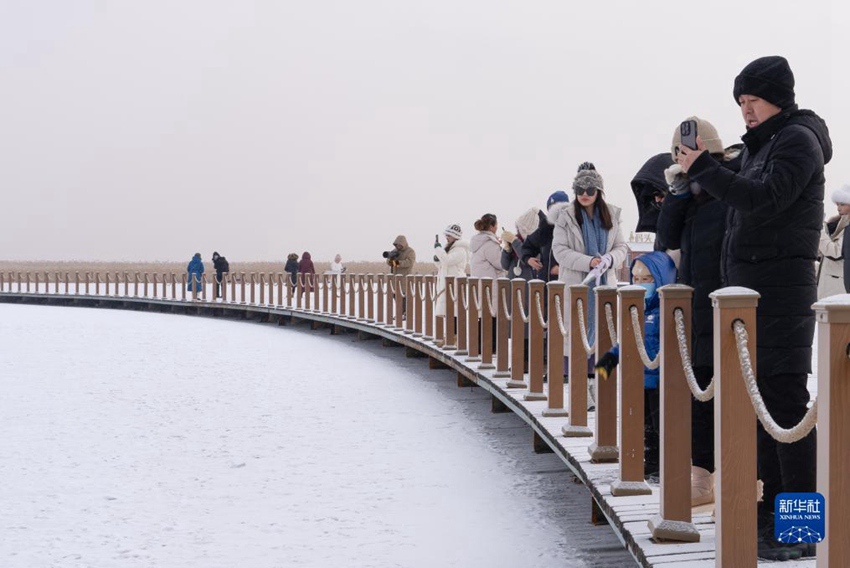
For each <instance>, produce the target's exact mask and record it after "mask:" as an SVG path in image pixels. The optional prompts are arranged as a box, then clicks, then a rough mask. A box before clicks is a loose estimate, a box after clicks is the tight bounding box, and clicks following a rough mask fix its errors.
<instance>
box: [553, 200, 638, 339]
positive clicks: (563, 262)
mask: <svg viewBox="0 0 850 568" xmlns="http://www.w3.org/2000/svg"><path fill="white" fill-rule="evenodd" d="M571 205H572V206H571V207H566V208H563V209H558V210H556V211H553V214H552V215H550V221H552V222H553V223H554V225H555V231H554V235H553V237H552V255H553V256H554V257H555V260H557V261H558V264H559V266H560V268H559V269H558V281H559V282H564V283H565V284H566V285H567V288H569V287H570V286H571V285H573V284H581V283H582V281H583V280H584V279H585V277H587V274H588V273H589V272H590V261H591V260H593V257H592V256H589V255H587V254H585V253H584V250H585V248H584V237H583V236H582V233H581V227H579V225H578V221H576V217H575V207H577V206H578V205H577V204H575V202H573V204H571ZM607 205H608V210H609V211H610V212H611V223H612V226H611V228H610V229H609V230H608V245H607V247H606V249H605V252H606V253H609V254H610V255H611V257H612V258H613V259H614V263H613V264H612V266H611V268H610V269H609V270H608V272H606V273H605V279H606V284H607V285H608V286H616V285H617V269H618V268H620V266H622V264H623V262H625V260H626V258H627V257H628V254H629V246H628V245H627V244H626V240H625V239H624V238H623V231H622V228H621V226H620V208H619V207H616V206H614V205H611V204H607ZM566 295H567V290H564V296H565V301H564V326H565V327H566V328H567V335H566V336H565V337H564V342H565V346H566V345H569V329H570V307H569V305H568V304H567V302H566ZM585 309H586V308H585ZM591 317H592V314H591Z"/></svg>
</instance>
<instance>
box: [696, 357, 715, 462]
mask: <svg viewBox="0 0 850 568" xmlns="http://www.w3.org/2000/svg"><path fill="white" fill-rule="evenodd" d="M713 375H714V369H713V368H712V367H694V376H695V377H696V379H697V384H698V385H699V387H700V388H701V389H703V390H704V389H705V388H706V387H707V386H708V384H709V383H710V382H711V377H712V376H713ZM691 460H692V462H693V465H695V466H697V467H701V468H704V469H707V470H708V471H711V472H713V471H714V399H711V400H709V401H708V402H700V401H698V400H697V399H695V398H694V399H691Z"/></svg>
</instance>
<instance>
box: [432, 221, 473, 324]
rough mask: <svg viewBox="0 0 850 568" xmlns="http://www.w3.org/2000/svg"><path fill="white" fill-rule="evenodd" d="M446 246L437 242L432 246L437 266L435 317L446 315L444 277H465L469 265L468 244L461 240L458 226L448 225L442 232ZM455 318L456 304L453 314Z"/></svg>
mask: <svg viewBox="0 0 850 568" xmlns="http://www.w3.org/2000/svg"><path fill="white" fill-rule="evenodd" d="M443 234H444V235H445V237H446V246H445V248H443V245H441V244H440V242H439V241H437V242H436V243H435V244H434V264H436V265H437V305H436V306H435V308H434V313H435V314H436V315H437V316H443V317H445V315H446V294H448V293H449V292H448V291H447V290H446V276H466V266H467V264H469V243H467V242H466V241H463V240H461V238H462V237H463V231H462V230H461V228H460V225H449V226H448V227H446V230H445V231H443ZM452 315H453V316H457V304H455V313H454V314H452Z"/></svg>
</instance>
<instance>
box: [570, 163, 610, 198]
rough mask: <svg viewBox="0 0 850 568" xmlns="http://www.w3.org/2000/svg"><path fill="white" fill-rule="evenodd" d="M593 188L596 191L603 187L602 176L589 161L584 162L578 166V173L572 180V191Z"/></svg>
mask: <svg viewBox="0 0 850 568" xmlns="http://www.w3.org/2000/svg"><path fill="white" fill-rule="evenodd" d="M591 187H592V188H594V189H596V190H598V191H602V190H603V189H605V186H604V184H603V183H602V176H601V175H599V172H597V171H596V166H594V165H593V164H592V163H591V162H584V163H582V164H581V165H580V166H579V167H578V173H577V174H576V178H575V180H573V191H575V190H576V189H590V188H591Z"/></svg>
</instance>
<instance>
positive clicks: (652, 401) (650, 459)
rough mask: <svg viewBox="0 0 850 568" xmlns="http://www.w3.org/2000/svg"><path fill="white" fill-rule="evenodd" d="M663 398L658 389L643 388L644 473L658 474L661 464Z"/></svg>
mask: <svg viewBox="0 0 850 568" xmlns="http://www.w3.org/2000/svg"><path fill="white" fill-rule="evenodd" d="M660 431H661V399H660V397H659V392H658V389H643V453H644V455H643V474H644V475H645V476H647V477H648V476H650V475H652V476H656V477H657V476H658V475H659V466H660V463H661V462H660V450H659V446H660V436H659V432H660Z"/></svg>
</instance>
